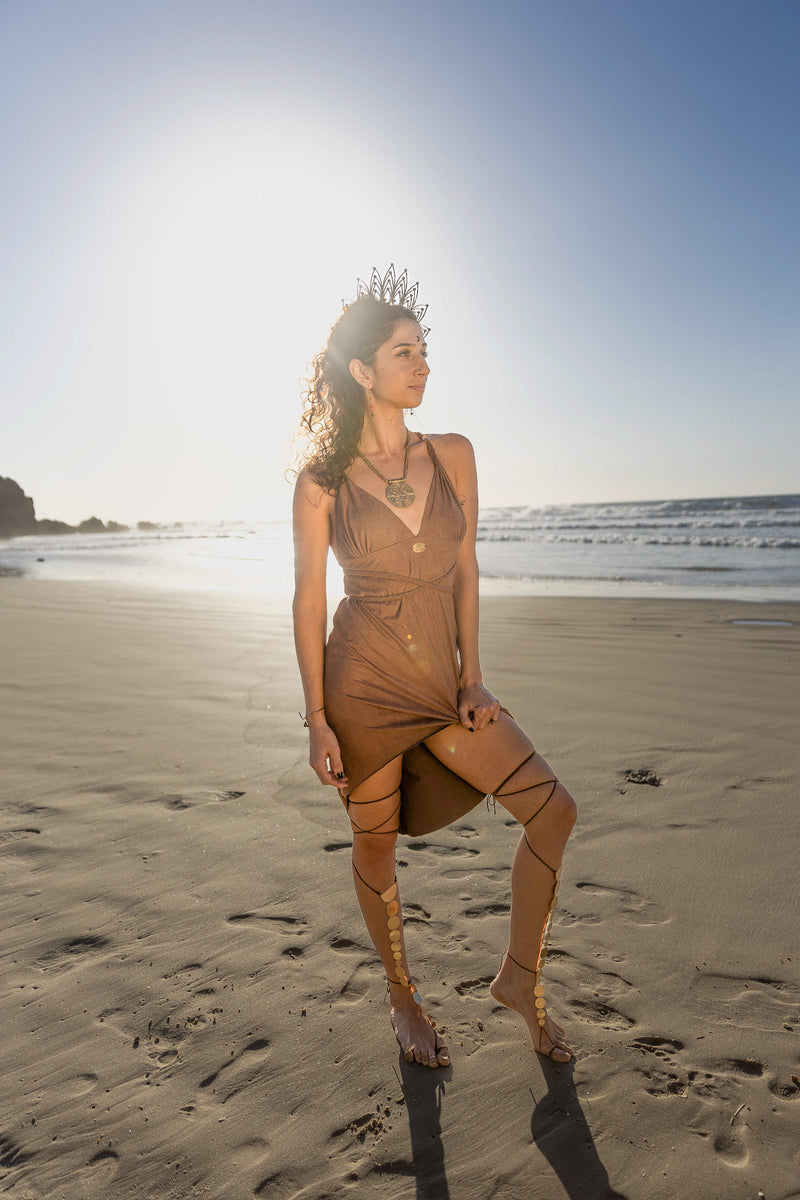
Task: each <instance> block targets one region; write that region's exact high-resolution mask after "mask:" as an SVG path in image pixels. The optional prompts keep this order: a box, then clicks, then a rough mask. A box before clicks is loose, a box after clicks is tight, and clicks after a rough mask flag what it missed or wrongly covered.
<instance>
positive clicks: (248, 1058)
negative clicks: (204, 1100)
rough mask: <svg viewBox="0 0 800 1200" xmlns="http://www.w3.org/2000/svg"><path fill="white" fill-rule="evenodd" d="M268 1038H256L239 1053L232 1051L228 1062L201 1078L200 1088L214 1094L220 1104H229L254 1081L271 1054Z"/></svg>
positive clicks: (211, 1094)
mask: <svg viewBox="0 0 800 1200" xmlns="http://www.w3.org/2000/svg"><path fill="white" fill-rule="evenodd" d="M269 1049H270V1043H269V1041H268V1039H267V1038H256V1039H255V1041H252V1042H250V1043H249V1044H248V1045H247V1046H245V1048H244V1049H243V1050H241V1051H240V1052H239V1053H238V1054H235V1053H232V1054H231V1057H230V1059H229V1060H228V1061H227V1062H224V1063H222V1065H221V1066H220V1067H218V1068H217V1070H216V1071H212V1073H211V1074H210V1075H206V1077H205V1078H204V1079H201V1080H200V1085H199V1086H200V1089H201V1090H202V1091H204V1092H206V1093H207V1094H208V1095H209V1096H213V1097H214V1099H215V1100H216V1101H217V1103H219V1104H227V1103H228V1101H229V1100H232V1099H233V1098H234V1096H238V1094H239V1092H241V1091H242V1090H243V1089H244V1088H246V1087H248V1086H249V1085H250V1084H252V1083H253V1081H254V1080H255V1078H256V1076H257V1075H258V1074H259V1071H260V1068H261V1064H262V1063H263V1061H264V1059H265V1058H266V1057H267V1055H268V1054H269Z"/></svg>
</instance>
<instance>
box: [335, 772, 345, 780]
mask: <svg viewBox="0 0 800 1200" xmlns="http://www.w3.org/2000/svg"><path fill="white" fill-rule="evenodd" d="M336 778H337V779H344V771H337V772H336Z"/></svg>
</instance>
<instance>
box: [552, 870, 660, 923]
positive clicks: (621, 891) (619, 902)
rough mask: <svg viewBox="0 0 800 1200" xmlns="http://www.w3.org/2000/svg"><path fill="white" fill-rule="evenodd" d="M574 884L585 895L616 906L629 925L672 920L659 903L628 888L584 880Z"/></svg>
mask: <svg viewBox="0 0 800 1200" xmlns="http://www.w3.org/2000/svg"><path fill="white" fill-rule="evenodd" d="M575 886H576V888H578V889H579V890H580V891H582V892H584V893H585V894H586V895H587V896H595V897H597V899H598V900H600V901H602V902H603V903H605V904H606V905H608V906H612V907H614V908H616V910H617V911H618V913H619V915H620V916H621V918H622V920H623V921H628V922H629V923H630V924H631V925H666V924H667V923H668V922H669V921H671V920H672V917H670V916H669V915H668V914H667V913H665V912H664V910H663V909H662V908H661V907H660V906H659V905H657V904H654V903H653V901H652V900H648V899H647V897H646V896H641V895H640V894H639V893H638V892H635V891H633V890H632V889H630V888H614V887H607V886H606V885H605V884H603V883H591V882H588V881H585V880H584V881H581V882H579V883H576V884H575ZM583 919H584V920H585V919H586V918H583Z"/></svg>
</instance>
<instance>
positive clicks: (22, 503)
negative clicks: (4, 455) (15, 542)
mask: <svg viewBox="0 0 800 1200" xmlns="http://www.w3.org/2000/svg"><path fill="white" fill-rule="evenodd" d="M38 532H39V522H38V521H37V520H36V512H35V511H34V507H33V501H32V500H31V498H30V496H26V495H25V493H24V492H23V490H22V488H21V487H20V486H19V484H18V483H15V482H14V480H13V479H5V478H4V477H3V476H2V475H0V537H16V536H17V535H18V534H22V533H38Z"/></svg>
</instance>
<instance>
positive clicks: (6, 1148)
mask: <svg viewBox="0 0 800 1200" xmlns="http://www.w3.org/2000/svg"><path fill="white" fill-rule="evenodd" d="M30 1157H31V1155H30V1154H26V1153H25V1151H24V1150H23V1149H22V1147H21V1146H18V1145H17V1143H16V1142H15V1141H13V1140H12V1139H11V1138H10V1137H6V1135H5V1134H3V1133H0V1167H21V1166H22V1164H23V1163H26V1162H27V1161H28V1159H29V1158H30Z"/></svg>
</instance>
